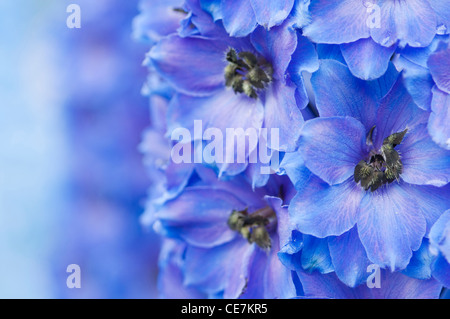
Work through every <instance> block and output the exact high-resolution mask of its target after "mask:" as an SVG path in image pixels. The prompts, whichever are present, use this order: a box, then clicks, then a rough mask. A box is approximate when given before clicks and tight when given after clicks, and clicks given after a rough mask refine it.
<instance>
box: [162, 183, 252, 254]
mask: <svg viewBox="0 0 450 319" xmlns="http://www.w3.org/2000/svg"><path fill="white" fill-rule="evenodd" d="M246 207H247V205H246V203H244V202H242V201H240V200H239V199H238V198H236V197H235V196H234V195H233V194H231V193H229V192H227V191H225V190H215V189H213V188H211V187H204V186H196V187H189V188H186V190H185V191H184V192H183V193H182V194H181V195H180V196H179V197H178V198H176V199H175V200H172V201H169V202H168V203H166V204H165V205H164V206H163V207H162V208H161V209H159V210H158V211H157V212H156V216H155V218H157V219H158V220H159V221H160V222H161V224H162V226H163V227H165V228H166V229H167V230H169V231H170V234H172V235H173V236H178V237H180V238H182V239H184V240H185V241H186V242H188V243H189V244H191V245H196V246H199V247H212V246H216V245H220V244H223V243H225V242H228V241H230V240H232V239H233V238H234V237H236V236H237V234H236V232H234V231H232V230H231V229H230V228H229V227H228V225H227V220H228V217H229V216H230V214H231V212H232V211H233V209H237V210H240V209H245V208H246Z"/></svg>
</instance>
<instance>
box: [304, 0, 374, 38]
mask: <svg viewBox="0 0 450 319" xmlns="http://www.w3.org/2000/svg"><path fill="white" fill-rule="evenodd" d="M366 10H367V9H366V7H365V6H364V1H360V0H345V1H330V0H316V1H311V4H310V5H309V11H310V14H311V18H312V23H311V24H309V25H307V26H306V27H305V28H304V31H303V34H304V35H305V36H307V37H308V38H310V39H311V40H312V41H314V42H318V43H334V44H340V43H347V42H353V41H356V40H359V39H361V38H367V37H369V27H368V26H367V24H366V21H367V19H368V17H369V14H368V13H367V11H366ZM342 17H345V19H343V18H342Z"/></svg>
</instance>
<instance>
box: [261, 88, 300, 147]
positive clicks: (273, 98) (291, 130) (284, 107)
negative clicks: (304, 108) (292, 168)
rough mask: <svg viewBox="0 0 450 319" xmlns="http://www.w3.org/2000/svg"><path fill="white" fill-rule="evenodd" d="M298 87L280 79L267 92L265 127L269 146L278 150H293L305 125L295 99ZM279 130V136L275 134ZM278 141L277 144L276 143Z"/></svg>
mask: <svg viewBox="0 0 450 319" xmlns="http://www.w3.org/2000/svg"><path fill="white" fill-rule="evenodd" d="M295 91H296V87H295V86H294V85H292V84H290V83H289V84H282V83H280V82H278V81H276V82H274V83H273V84H272V85H270V86H269V87H268V88H267V89H266V92H265V96H264V97H265V100H264V107H265V110H264V127H265V128H267V129H268V130H267V140H268V144H267V145H268V147H269V148H271V149H275V150H277V151H283V152H292V151H294V150H295V148H296V142H297V140H298V137H299V135H300V128H301V126H302V125H303V116H302V113H301V112H300V109H299V108H298V106H297V103H296V99H295ZM274 130H277V133H275V134H277V135H278V138H277V136H276V135H273V133H274ZM274 141H276V143H278V145H276V144H275V143H274Z"/></svg>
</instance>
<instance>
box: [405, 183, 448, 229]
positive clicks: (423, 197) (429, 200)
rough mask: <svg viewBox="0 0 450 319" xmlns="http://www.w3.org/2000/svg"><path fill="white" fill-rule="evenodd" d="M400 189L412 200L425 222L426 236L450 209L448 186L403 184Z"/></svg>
mask: <svg viewBox="0 0 450 319" xmlns="http://www.w3.org/2000/svg"><path fill="white" fill-rule="evenodd" d="M402 187H403V188H404V189H405V191H406V192H408V194H409V196H411V198H414V199H415V200H416V201H417V204H418V205H419V207H420V209H421V211H422V214H423V216H424V217H425V220H426V221H427V234H428V233H429V231H430V229H431V227H432V226H433V225H434V223H435V222H436V221H437V219H438V218H439V216H441V214H442V212H443V211H445V210H447V209H448V208H450V200H449V198H448V194H449V193H450V184H447V185H446V186H443V187H435V186H423V185H413V184H406V183H405V184H403V185H402Z"/></svg>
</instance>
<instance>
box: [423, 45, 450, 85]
mask: <svg viewBox="0 0 450 319" xmlns="http://www.w3.org/2000/svg"><path fill="white" fill-rule="evenodd" d="M428 68H429V69H430V73H431V75H432V76H433V80H434V82H435V83H436V85H437V87H438V88H439V89H440V90H441V91H444V92H445V93H447V94H450V49H447V50H442V51H439V52H436V53H434V54H432V55H431V56H430V58H429V59H428Z"/></svg>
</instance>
